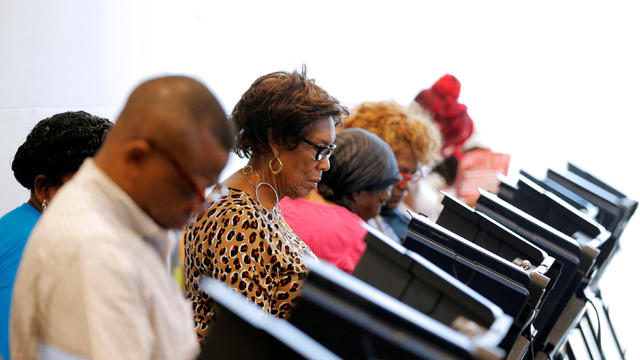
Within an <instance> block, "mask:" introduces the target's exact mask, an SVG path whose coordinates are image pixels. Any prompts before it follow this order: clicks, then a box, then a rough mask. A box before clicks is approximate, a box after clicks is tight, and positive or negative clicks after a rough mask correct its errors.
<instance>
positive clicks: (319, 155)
mask: <svg viewBox="0 0 640 360" xmlns="http://www.w3.org/2000/svg"><path fill="white" fill-rule="evenodd" d="M302 141H304V142H306V143H307V144H309V145H311V146H313V147H314V148H316V156H315V157H314V159H316V161H320V160H322V159H324V158H325V157H329V156H331V154H332V153H333V151H334V150H335V149H336V144H331V145H318V144H316V143H314V142H313V141H311V140H308V139H305V138H302Z"/></svg>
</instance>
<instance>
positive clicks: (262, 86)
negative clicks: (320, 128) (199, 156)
mask: <svg viewBox="0 0 640 360" xmlns="http://www.w3.org/2000/svg"><path fill="white" fill-rule="evenodd" d="M348 115H349V110H347V108H346V107H345V106H343V105H341V104H340V102H339V101H338V100H336V99H335V98H334V97H332V96H331V95H329V94H328V93H327V92H326V91H325V90H323V89H322V88H321V87H319V86H318V85H316V84H315V81H314V80H312V79H307V74H306V68H305V67H304V66H303V67H302V72H300V73H299V72H297V71H293V72H291V73H287V72H274V73H271V74H267V75H264V76H261V77H260V78H258V79H257V80H256V81H255V82H254V83H253V84H252V85H251V87H250V88H249V89H248V90H247V91H246V92H245V93H244V94H243V95H242V98H241V99H240V101H238V103H237V104H236V106H235V107H234V109H233V112H232V113H231V120H232V122H233V125H234V127H235V129H236V131H237V133H236V143H235V146H234V148H233V151H234V152H235V153H236V154H237V155H238V156H240V157H246V158H249V157H252V156H253V155H259V154H262V153H266V152H269V151H270V150H269V137H271V139H272V140H273V141H275V142H276V143H278V144H281V145H285V146H286V147H287V148H289V149H294V148H295V147H296V146H298V144H299V143H300V141H301V139H302V138H304V137H306V136H308V134H309V133H310V132H311V131H312V130H313V126H315V125H316V124H317V123H318V122H319V121H321V120H324V119H328V118H329V119H331V120H332V121H333V123H334V125H335V126H341V125H342V123H343V120H344V119H345V118H346V117H347V116H348Z"/></svg>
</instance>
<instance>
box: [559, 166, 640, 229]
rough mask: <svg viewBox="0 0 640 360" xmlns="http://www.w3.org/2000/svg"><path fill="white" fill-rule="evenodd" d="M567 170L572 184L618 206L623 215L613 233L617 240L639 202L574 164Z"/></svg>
mask: <svg viewBox="0 0 640 360" xmlns="http://www.w3.org/2000/svg"><path fill="white" fill-rule="evenodd" d="M567 170H568V171H567V173H566V174H565V175H566V177H567V178H568V179H569V180H571V181H572V182H574V183H577V184H579V185H580V186H582V187H583V188H585V189H587V190H588V191H589V192H591V193H593V194H597V195H598V196H600V197H602V198H608V199H610V198H611V199H613V202H614V203H615V204H616V205H617V206H618V208H619V209H620V211H621V213H622V215H621V219H620V221H619V223H618V224H617V226H616V227H615V229H613V230H611V231H612V233H613V235H614V236H615V237H616V238H619V237H620V235H621V233H622V231H624V228H625V227H626V225H627V223H628V222H629V219H631V217H632V216H633V214H634V213H635V212H636V209H637V208H638V202H637V201H635V200H633V199H631V198H629V197H628V196H627V195H625V194H623V193H622V192H620V191H619V190H617V189H615V188H613V187H612V186H610V185H608V184H607V183H605V182H604V181H602V180H600V179H599V178H597V177H595V176H594V175H592V174H590V173H588V172H587V171H585V170H582V169H581V168H579V167H577V166H576V165H574V164H572V163H568V164H567Z"/></svg>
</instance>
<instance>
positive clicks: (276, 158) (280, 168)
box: [269, 155, 284, 175]
mask: <svg viewBox="0 0 640 360" xmlns="http://www.w3.org/2000/svg"><path fill="white" fill-rule="evenodd" d="M273 160H278V163H279V164H280V167H279V168H278V169H277V170H274V169H273ZM283 167H284V165H283V164H282V160H280V157H279V156H278V155H276V157H274V158H273V159H271V160H269V170H271V173H272V174H273V175H277V174H279V173H280V171H282V168H283Z"/></svg>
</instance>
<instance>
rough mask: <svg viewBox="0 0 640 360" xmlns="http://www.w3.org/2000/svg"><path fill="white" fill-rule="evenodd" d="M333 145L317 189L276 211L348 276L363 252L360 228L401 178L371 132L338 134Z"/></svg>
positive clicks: (285, 201)
mask: <svg viewBox="0 0 640 360" xmlns="http://www.w3.org/2000/svg"><path fill="white" fill-rule="evenodd" d="M335 144H336V150H335V152H334V154H333V156H332V157H331V158H330V168H329V170H328V171H325V172H324V174H323V175H322V180H321V181H320V182H319V183H318V189H317V190H313V191H312V192H311V193H310V194H309V195H308V196H306V197H305V198H298V199H296V200H292V199H290V198H284V199H283V200H282V201H280V207H281V209H282V214H283V216H284V217H285V219H286V221H287V223H288V224H289V226H291V228H292V229H293V231H294V232H295V233H296V234H297V235H298V236H299V237H300V239H302V241H304V242H305V243H306V244H307V245H308V246H309V247H310V248H311V250H312V251H313V253H314V254H315V255H316V256H317V257H319V258H321V259H323V260H325V261H328V262H330V263H332V264H334V265H336V266H337V267H338V268H340V269H342V270H344V271H346V272H349V273H350V272H352V271H353V269H354V268H355V266H356V264H357V263H358V260H360V256H361V255H362V253H363V252H364V249H365V248H366V245H365V242H364V236H365V235H366V233H367V230H366V229H365V228H364V227H363V223H364V222H366V221H367V220H369V219H371V218H373V217H374V216H376V215H377V214H378V213H379V212H380V208H381V207H382V205H383V204H384V203H385V201H387V200H388V199H389V196H390V193H391V189H392V188H393V185H394V184H395V183H396V182H398V181H399V180H400V175H399V171H398V164H397V162H396V159H395V156H394V154H393V151H392V150H391V147H390V146H389V145H388V144H387V143H385V142H384V141H383V140H382V139H380V138H379V137H378V136H377V135H375V134H373V133H371V132H369V131H366V130H363V129H358V128H353V129H346V130H342V131H340V132H339V133H338V134H337V135H336V141H335Z"/></svg>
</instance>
